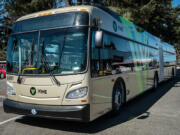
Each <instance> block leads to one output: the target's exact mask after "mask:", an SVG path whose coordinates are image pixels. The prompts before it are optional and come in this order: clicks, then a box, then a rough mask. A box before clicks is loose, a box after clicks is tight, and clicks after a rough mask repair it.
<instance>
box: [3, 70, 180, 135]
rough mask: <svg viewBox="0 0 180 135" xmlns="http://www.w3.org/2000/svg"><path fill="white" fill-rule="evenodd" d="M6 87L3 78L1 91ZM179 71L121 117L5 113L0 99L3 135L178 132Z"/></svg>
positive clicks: (161, 134)
mask: <svg viewBox="0 0 180 135" xmlns="http://www.w3.org/2000/svg"><path fill="white" fill-rule="evenodd" d="M5 88H6V84H5V80H0V91H2V90H4V89H5ZM179 127H180V73H179V71H178V75H177V76H176V77H175V78H174V79H173V80H171V81H168V82H165V83H163V84H162V85H161V86H160V87H159V89H158V90H157V91H155V92H152V91H148V92H146V93H144V94H143V95H141V96H139V97H137V98H135V99H134V100H132V101H130V102H129V103H128V104H127V105H126V106H125V107H123V109H122V111H121V113H120V114H119V115H118V116H113V117H111V116H110V115H109V114H108V115H105V116H103V117H101V118H99V119H97V120H95V121H93V122H91V123H77V122H66V121H60V120H52V119H44V118H31V117H26V116H19V115H14V114H6V113H4V112H3V106H2V101H1V100H0V135H12V134H13V135H56V134H58V135H61V134H62V135H71V134H76V135H78V134H100V135H101V134H102V135H109V134H113V135H179V134H180V128H179Z"/></svg>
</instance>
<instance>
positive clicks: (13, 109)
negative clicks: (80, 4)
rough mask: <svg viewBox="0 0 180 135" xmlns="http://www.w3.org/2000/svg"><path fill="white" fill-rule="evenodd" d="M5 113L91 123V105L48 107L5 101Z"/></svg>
mask: <svg viewBox="0 0 180 135" xmlns="http://www.w3.org/2000/svg"><path fill="white" fill-rule="evenodd" d="M3 108H4V112H6V113H15V114H20V115H30V116H36V117H48V118H56V119H61V120H72V121H82V122H89V121H90V105H78V106H48V105H36V104H27V103H21V102H16V101H12V100H9V99H4V101H3Z"/></svg>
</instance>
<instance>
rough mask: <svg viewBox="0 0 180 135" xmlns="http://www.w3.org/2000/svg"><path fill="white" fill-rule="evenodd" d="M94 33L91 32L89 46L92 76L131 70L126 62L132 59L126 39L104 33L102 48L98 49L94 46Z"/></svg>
mask: <svg viewBox="0 0 180 135" xmlns="http://www.w3.org/2000/svg"><path fill="white" fill-rule="evenodd" d="M94 33H95V32H93V33H92V48H91V52H92V55H91V73H92V77H98V76H105V75H112V74H118V73H122V72H126V71H131V69H132V68H131V67H129V64H128V63H127V62H128V61H132V54H131V52H130V47H129V43H128V40H125V39H122V38H120V37H116V36H114V35H111V34H108V33H104V45H103V48H101V49H99V48H95V45H94V35H95V34H94ZM126 61H127V62H126ZM131 65H132V64H131Z"/></svg>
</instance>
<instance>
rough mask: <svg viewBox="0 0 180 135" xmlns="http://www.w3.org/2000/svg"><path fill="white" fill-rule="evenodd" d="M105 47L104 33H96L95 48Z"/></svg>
mask: <svg viewBox="0 0 180 135" xmlns="http://www.w3.org/2000/svg"><path fill="white" fill-rule="evenodd" d="M102 47H103V31H96V33H95V48H102Z"/></svg>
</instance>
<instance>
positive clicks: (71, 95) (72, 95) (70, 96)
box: [66, 87, 88, 99]
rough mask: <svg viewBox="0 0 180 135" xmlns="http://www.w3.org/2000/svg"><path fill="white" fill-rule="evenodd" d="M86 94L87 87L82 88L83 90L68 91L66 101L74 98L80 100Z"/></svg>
mask: <svg viewBox="0 0 180 135" xmlns="http://www.w3.org/2000/svg"><path fill="white" fill-rule="evenodd" d="M87 92H88V88H87V87H83V88H79V89H76V90H73V91H70V92H69V93H68V94H67V96H66V98H67V99H76V98H82V97H85V96H86V95H87Z"/></svg>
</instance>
